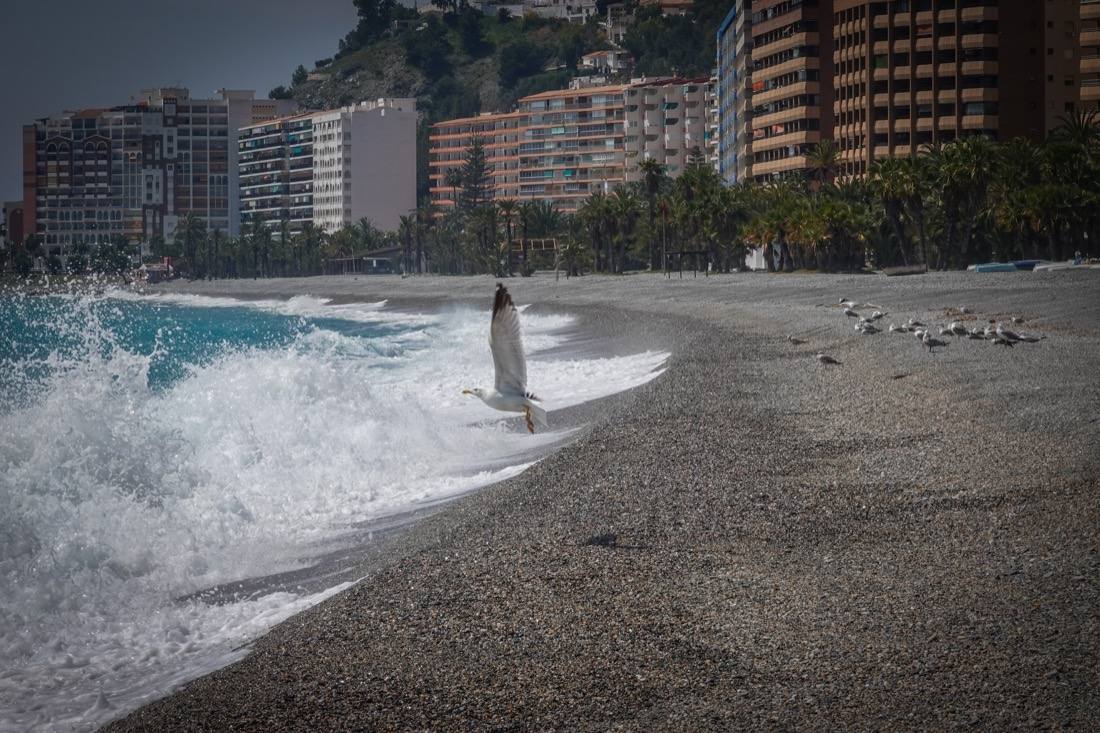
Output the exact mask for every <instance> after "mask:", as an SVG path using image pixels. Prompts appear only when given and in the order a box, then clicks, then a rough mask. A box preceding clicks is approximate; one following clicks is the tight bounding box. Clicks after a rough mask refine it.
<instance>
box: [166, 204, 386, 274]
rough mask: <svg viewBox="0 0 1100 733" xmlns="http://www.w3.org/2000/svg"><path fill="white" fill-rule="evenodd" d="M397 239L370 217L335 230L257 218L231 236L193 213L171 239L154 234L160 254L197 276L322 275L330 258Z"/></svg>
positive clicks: (185, 218)
mask: <svg viewBox="0 0 1100 733" xmlns="http://www.w3.org/2000/svg"><path fill="white" fill-rule="evenodd" d="M393 241H394V237H393V235H392V234H388V233H386V232H382V231H380V230H378V229H377V228H376V227H375V226H374V225H373V224H372V223H371V222H370V221H369V220H368V219H366V218H364V219H361V220H360V221H359V222H358V223H357V224H356V225H354V226H348V227H345V228H343V229H340V230H338V231H336V232H331V233H329V232H325V231H324V230H323V229H320V228H319V227H316V226H315V225H314V224H313V223H312V222H306V223H304V224H303V225H302V226H301V228H300V230H298V231H292V229H291V226H290V223H289V222H288V221H286V220H283V221H280V222H277V223H276V224H275V226H272V225H271V224H270V223H267V222H264V221H262V220H256V221H254V222H249V223H246V224H245V226H244V231H243V232H242V233H241V236H239V237H228V236H226V235H225V234H224V233H223V232H221V231H219V230H214V231H211V232H208V231H207V229H206V224H205V222H204V221H203V220H202V219H200V218H199V217H197V216H195V215H194V214H191V213H188V214H186V215H184V216H183V217H181V218H180V220H179V222H178V224H177V225H176V229H175V231H174V232H173V237H172V239H171V240H166V239H164V238H163V237H154V238H153V239H152V241H151V242H150V249H151V251H152V253H153V255H155V256H156V257H158V258H160V257H166V256H170V257H173V258H175V259H176V261H177V265H178V267H179V269H180V270H181V271H183V272H185V273H187V275H188V276H189V277H192V278H199V279H203V278H236V277H288V276H302V275H317V274H320V273H322V272H324V268H325V262H326V261H329V260H334V259H339V258H344V257H353V256H356V255H359V254H366V253H368V252H370V251H372V250H377V249H381V248H384V247H387V246H391V245H392V244H393Z"/></svg>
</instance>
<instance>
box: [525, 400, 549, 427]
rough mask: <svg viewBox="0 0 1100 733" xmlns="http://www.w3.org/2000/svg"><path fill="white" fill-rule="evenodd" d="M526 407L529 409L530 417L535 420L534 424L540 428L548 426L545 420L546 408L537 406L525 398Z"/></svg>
mask: <svg viewBox="0 0 1100 733" xmlns="http://www.w3.org/2000/svg"><path fill="white" fill-rule="evenodd" d="M527 407H528V408H530V410H531V419H533V420H534V421H535V424H536V425H538V426H539V427H540V428H548V427H550V423H548V422H547V421H546V410H544V409H542V408H541V407H539V406H538V405H537V404H535V403H534V402H532V401H531V400H527Z"/></svg>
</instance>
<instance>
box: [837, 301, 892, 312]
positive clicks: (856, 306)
mask: <svg viewBox="0 0 1100 733" xmlns="http://www.w3.org/2000/svg"><path fill="white" fill-rule="evenodd" d="M840 305H841V307H842V308H851V309H852V310H862V309H864V308H880V309H881V308H882V306H881V305H875V304H874V303H860V302H859V301H858V300H847V299H845V298H841V299H840Z"/></svg>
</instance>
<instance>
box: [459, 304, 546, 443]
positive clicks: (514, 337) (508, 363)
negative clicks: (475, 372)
mask: <svg viewBox="0 0 1100 733" xmlns="http://www.w3.org/2000/svg"><path fill="white" fill-rule="evenodd" d="M489 349H490V350H491V351H492V352H493V367H494V368H495V371H496V384H495V386H494V387H493V388H487V387H474V388H473V389H464V390H462V394H472V395H474V396H476V397H478V398H480V399H481V401H482V402H484V403H485V404H486V405H488V406H489V407H491V408H493V409H494V410H501V411H503V412H522V413H523V417H524V419H525V420H526V421H527V431H528V432H530V433H533V432H535V423H536V422H537V423H538V424H539V426H541V427H547V422H546V410H544V409H542V407H541V406H540V405H539V404H538V403H539V402H541V400H539V398H538V397H536V396H535V395H533V394H531V393H530V392H528V391H527V359H526V357H525V356H524V354H523V339H522V337H521V336H520V330H519V311H518V310H516V306H515V304H514V303H513V302H512V296H511V295H509V294H508V288H506V287H504V286H503V285H501V284H500V283H497V292H496V297H495V298H494V299H493V320H492V324H491V325H490V327H489Z"/></svg>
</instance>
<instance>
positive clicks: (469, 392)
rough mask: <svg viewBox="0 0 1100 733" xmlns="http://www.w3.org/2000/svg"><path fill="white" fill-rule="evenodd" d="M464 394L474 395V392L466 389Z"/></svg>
mask: <svg viewBox="0 0 1100 733" xmlns="http://www.w3.org/2000/svg"><path fill="white" fill-rule="evenodd" d="M462 394H473V392H471V391H470V390H468V389H464V390H462Z"/></svg>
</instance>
